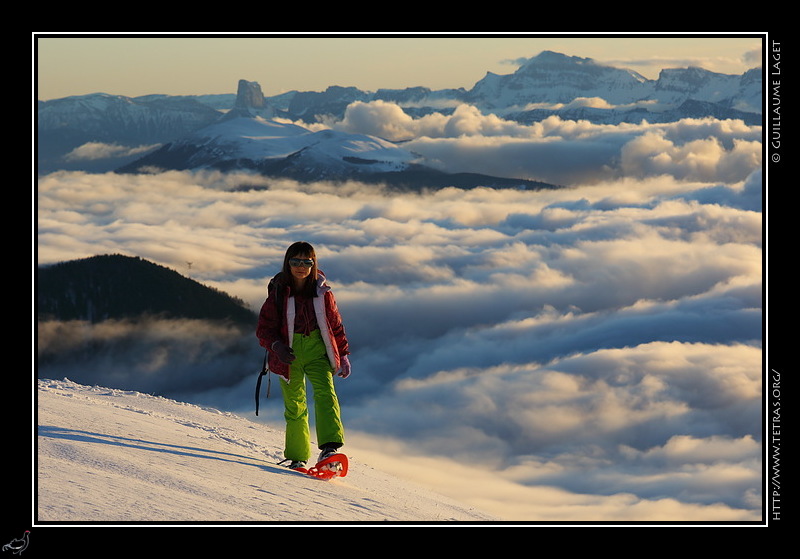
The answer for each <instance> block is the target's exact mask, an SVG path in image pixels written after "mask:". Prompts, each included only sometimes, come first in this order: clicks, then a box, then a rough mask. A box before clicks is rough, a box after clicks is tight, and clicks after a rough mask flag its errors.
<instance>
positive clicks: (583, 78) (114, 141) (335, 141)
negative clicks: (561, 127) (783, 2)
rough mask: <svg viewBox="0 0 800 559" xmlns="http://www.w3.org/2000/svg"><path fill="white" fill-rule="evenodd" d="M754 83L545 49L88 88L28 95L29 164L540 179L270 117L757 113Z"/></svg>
mask: <svg viewBox="0 0 800 559" xmlns="http://www.w3.org/2000/svg"><path fill="white" fill-rule="evenodd" d="M762 89H763V88H762V72H761V69H760V68H759V69H753V70H750V71H748V72H746V73H744V74H742V75H741V76H734V75H725V74H718V73H714V72H709V71H707V70H703V69H700V68H686V69H671V70H662V72H661V74H660V76H659V78H658V79H657V80H648V79H645V78H644V77H642V76H641V75H640V74H638V73H636V72H633V71H631V70H626V69H619V68H613V67H609V66H603V65H600V64H597V63H596V62H594V61H592V60H591V59H588V58H579V57H572V56H566V55H563V54H559V53H554V52H549V51H545V52H542V53H541V54H539V55H538V56H536V57H534V58H532V59H531V60H529V61H528V62H527V63H526V64H525V65H523V66H521V67H520V68H519V69H518V70H517V71H516V72H514V73H513V74H509V75H497V74H493V73H487V74H486V75H485V76H484V77H483V78H482V79H480V80H479V81H478V82H477V83H476V84H475V86H474V87H473V88H472V89H470V90H465V89H463V88H459V89H447V90H437V91H432V90H430V89H427V88H422V87H412V88H407V89H401V90H390V89H379V90H378V91H375V92H367V91H362V90H359V89H357V88H353V87H341V86H332V87H329V88H328V89H326V90H325V91H324V92H300V91H293V92H289V93H285V94H282V95H279V96H275V97H264V96H263V94H262V93H261V88H260V86H259V85H258V84H257V83H254V82H248V81H246V80H240V82H239V84H238V90H237V93H236V94H230V95H208V96H166V95H148V96H143V97H136V98H130V97H122V96H112V95H106V94H102V93H98V94H93V95H85V96H77V97H67V98H63V99H56V100H52V101H40V102H39V103H38V111H37V134H38V137H37V140H38V141H37V145H38V168H39V172H41V173H46V172H51V171H54V170H59V169H76V170H87V171H108V170H115V171H119V172H144V171H147V170H150V169H198V168H214V169H223V170H228V169H246V170H249V171H254V172H258V173H261V174H265V175H270V176H282V177H289V178H293V179H296V180H301V181H304V180H319V179H330V180H340V179H349V178H358V179H359V180H365V181H380V182H385V183H388V184H395V185H396V186H402V187H410V188H415V187H417V186H419V185H420V184H425V185H426V186H433V187H435V186H445V185H448V184H453V185H458V186H463V187H469V186H476V185H478V184H483V185H487V186H495V187H513V188H529V189H535V188H549V187H553V185H547V184H543V183H537V182H534V181H521V180H517V179H507V178H502V177H486V176H481V175H472V174H459V175H447V174H444V173H440V172H437V171H434V170H432V169H430V168H427V167H425V166H424V165H423V164H422V163H421V162H419V161H418V158H417V157H416V155H415V154H413V153H411V152H409V151H407V150H405V149H404V148H403V146H402V145H401V144H393V143H391V142H388V141H386V140H383V139H380V138H375V137H371V136H363V135H353V134H344V133H339V132H334V131H332V130H326V131H323V132H312V131H310V130H308V129H306V128H303V127H301V126H297V125H287V124H285V123H283V122H282V121H281V122H279V121H276V120H274V119H275V118H277V117H281V118H282V119H289V120H292V121H297V120H302V121H304V122H307V123H310V122H315V121H317V120H321V119H322V118H331V117H332V118H341V117H342V116H343V114H344V111H345V109H346V107H347V106H348V105H349V104H351V103H353V102H355V101H364V102H369V101H375V100H383V101H388V102H393V103H396V104H398V105H399V106H401V107H403V110H405V111H406V112H407V113H408V114H410V115H412V116H414V117H418V116H421V115H424V114H430V113H433V112H440V113H447V112H449V111H450V110H452V108H453V107H455V106H456V105H457V104H459V103H468V104H471V105H474V106H476V107H477V108H479V109H480V110H482V111H483V112H485V113H489V112H492V113H495V114H498V115H500V116H502V117H503V118H506V119H509V120H515V121H517V122H520V123H531V122H535V121H538V120H542V119H545V118H547V117H549V116H551V115H557V116H560V117H561V118H564V119H584V120H589V121H592V122H596V123H609V124H618V123H621V122H637V123H638V122H640V121H641V120H647V121H648V122H668V121H675V120H679V119H681V118H687V117H691V118H701V117H705V116H712V117H715V118H719V119H740V120H743V121H744V122H746V123H748V124H759V123H761V122H762V115H761V107H762V101H761V100H762ZM598 100H602V101H598ZM95 143H96V144H103V145H104V146H108V145H111V146H116V147H117V152H119V155H120V156H119V157H117V158H115V159H114V160H113V161H114V164H113V167H112V166H110V165H109V163H108V162H109V161H110V159H108V158H106V159H95V160H93V161H94V163H92V162H91V161H92V160H88V159H86V158H81V159H77V158H70V156H69V154H71V153H72V152H73V150H75V149H76V148H81V149H83V150H85V151H88V147H91V146H92V145H93V144H95ZM141 146H144V148H142V149H144V151H138V152H137V151H133V152H132V153H125V152H126V149H125V147H130V148H140V147H141ZM148 147H149V148H148ZM106 149H107V147H106ZM105 153H107V152H105ZM123 153H125V154H124V155H123Z"/></svg>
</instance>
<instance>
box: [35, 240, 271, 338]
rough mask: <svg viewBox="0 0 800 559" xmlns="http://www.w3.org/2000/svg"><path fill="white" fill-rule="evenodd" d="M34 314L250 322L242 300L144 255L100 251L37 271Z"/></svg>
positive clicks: (91, 318) (58, 317)
mask: <svg viewBox="0 0 800 559" xmlns="http://www.w3.org/2000/svg"><path fill="white" fill-rule="evenodd" d="M36 302H37V318H38V319H40V320H42V319H56V320H87V321H89V322H93V323H96V322H101V321H103V320H108V319H132V318H137V317H141V316H160V317H165V318H193V319H209V320H228V321H231V322H234V323H239V324H242V325H244V326H248V327H252V326H253V325H254V324H255V320H256V315H255V313H254V312H253V311H252V310H250V309H248V308H247V307H246V306H245V304H244V302H243V301H241V300H238V299H236V298H234V297H232V296H230V295H228V294H226V293H224V292H222V291H219V290H217V289H214V288H211V287H208V286H205V285H202V284H201V283H198V282H197V281H195V280H193V279H191V278H187V277H185V276H183V275H181V274H179V273H178V272H176V271H174V270H171V269H169V268H166V267H164V266H160V265H158V264H154V263H152V262H149V261H147V260H144V259H141V258H138V257H130V256H122V255H118V254H115V255H101V256H92V257H90V258H85V259H80V260H72V261H69V262H62V263H59V264H53V265H49V266H40V267H39V268H38V270H37V285H36Z"/></svg>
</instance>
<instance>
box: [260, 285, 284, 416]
mask: <svg viewBox="0 0 800 559" xmlns="http://www.w3.org/2000/svg"><path fill="white" fill-rule="evenodd" d="M279 275H280V274H278V275H276V276H275V277H273V278H272V279H271V280H270V281H269V285H268V286H267V297H269V292H270V290H273V289H274V290H275V305H276V306H277V307H278V317H279V318H280V319H281V320H283V289H282V288H281V287H280V286H279V285H278V281H277V280H278V277H279ZM268 355H269V350H267V351H265V352H264V365H262V367H261V372H260V373H258V380H257V381H256V415H258V400H259V393H260V392H261V378H262V377H263V376H264V375H269V372H270V371H269V367H267V356H268ZM271 385H272V377H269V376H268V377H267V398H269V392H270V388H271Z"/></svg>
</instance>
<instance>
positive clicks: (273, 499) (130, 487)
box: [35, 379, 495, 525]
mask: <svg viewBox="0 0 800 559" xmlns="http://www.w3.org/2000/svg"><path fill="white" fill-rule="evenodd" d="M37 419H38V421H37V425H38V437H37V478H36V487H35V489H36V507H37V508H36V514H35V516H36V521H38V522H42V523H49V522H59V523H67V524H71V525H72V524H74V525H81V524H87V523H110V524H115V523H128V522H142V523H151V524H170V523H183V522H206V523H207V522H212V523H214V522H220V523H242V524H246V523H254V522H255V523H273V522H275V523H287V524H294V523H298V524H305V523H323V524H325V523H328V524H333V523H337V524H338V523H353V524H355V523H381V524H385V523H387V522H388V523H391V522H402V523H409V522H410V523H429V522H448V523H449V522H469V523H472V522H483V521H493V520H495V519H494V518H492V517H491V516H490V515H487V514H484V513H482V512H481V511H479V510H476V509H474V508H472V507H470V506H467V505H463V504H460V503H458V502H457V501H455V500H453V499H451V498H448V497H444V496H441V495H438V494H436V493H435V492H432V491H431V490H428V489H423V488H421V487H418V486H415V485H414V484H411V483H408V482H406V481H403V480H400V479H398V478H396V477H393V476H391V475H389V474H386V473H384V472H382V471H379V470H377V469H375V468H373V467H370V465H369V464H367V463H364V462H362V461H361V460H360V459H359V456H358V454H357V452H356V453H354V454H353V455H351V456H349V458H350V471H349V473H348V474H347V476H346V477H344V478H338V479H334V480H332V481H320V480H316V479H312V478H310V477H307V476H304V475H301V474H298V473H295V472H292V471H290V470H288V469H286V468H285V467H284V466H280V465H277V462H279V461H280V460H281V459H282V453H281V449H282V446H283V431H282V429H281V430H278V429H274V428H271V427H268V426H265V425H262V424H259V423H254V422H252V421H250V420H249V419H247V418H244V417H241V416H238V415H235V414H232V413H228V412H221V411H219V410H216V409H212V408H208V407H200V406H196V405H194V404H187V403H182V402H178V401H175V400H170V399H166V398H163V397H157V396H151V395H148V394H143V393H140V392H134V391H126V390H118V389H110V388H103V387H97V386H94V387H89V386H84V385H80V384H77V383H74V382H72V381H69V380H68V379H64V380H60V381H56V380H49V379H40V380H39V381H38V390H37Z"/></svg>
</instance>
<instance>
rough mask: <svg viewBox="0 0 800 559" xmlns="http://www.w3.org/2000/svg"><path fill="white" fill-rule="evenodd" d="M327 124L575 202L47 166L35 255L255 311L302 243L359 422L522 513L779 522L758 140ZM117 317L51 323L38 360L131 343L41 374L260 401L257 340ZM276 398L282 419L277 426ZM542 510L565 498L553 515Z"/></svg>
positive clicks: (352, 121) (542, 126)
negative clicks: (772, 503)
mask: <svg viewBox="0 0 800 559" xmlns="http://www.w3.org/2000/svg"><path fill="white" fill-rule="evenodd" d="M329 125H330V126H335V127H338V128H340V129H342V130H347V131H351V132H363V133H372V134H376V135H381V136H383V137H388V138H390V139H402V140H404V141H405V142H406V143H405V146H406V147H408V149H410V150H412V151H414V152H416V153H419V154H421V155H422V156H424V157H426V158H427V159H428V160H429V161H431V162H435V163H436V165H438V166H439V167H441V168H442V169H446V170H467V171H476V172H483V173H488V174H495V175H501V176H518V177H525V178H532V179H536V180H542V181H547V182H551V183H555V184H559V185H564V187H563V188H560V189H554V190H542V191H523V190H493V189H484V188H478V189H474V190H468V191H464V190H458V189H443V190H438V191H431V192H420V193H403V194H400V193H397V192H390V191H387V190H384V189H381V188H379V187H374V186H365V185H361V184H357V183H351V184H345V185H332V184H327V183H318V184H309V185H299V184H296V183H293V182H290V181H275V180H265V179H255V178H254V177H250V176H242V175H237V174H220V173H213V172H194V173H190V172H164V173H160V174H153V175H139V176H133V175H116V174H112V173H108V174H86V173H74V172H70V173H66V172H64V173H53V174H50V175H46V176H42V177H40V178H39V180H38V192H37V230H38V240H37V259H38V262H39V264H46V263H52V262H57V261H63V260H70V259H75V258H83V257H87V256H92V255H96V254H111V253H121V254H128V255H132V256H139V257H142V258H145V259H147V260H151V261H154V262H157V263H159V264H162V265H165V266H168V267H171V268H174V269H176V270H177V271H179V272H181V273H184V274H186V275H189V276H191V277H193V278H194V279H197V280H198V281H201V282H203V283H205V284H207V285H210V286H213V287H215V288H218V289H221V290H224V291H226V292H228V293H231V294H233V295H235V296H237V297H239V298H241V299H243V300H244V301H245V302H246V303H247V304H248V305H249V306H250V307H251V308H252V309H253V310H254V311H257V310H258V309H259V308H260V305H261V303H262V302H263V299H264V295H265V286H266V282H267V280H268V279H269V278H270V277H272V275H273V274H274V273H275V272H276V271H278V269H279V268H280V266H281V262H282V259H283V254H284V252H285V250H286V247H287V246H288V245H289V244H290V243H292V242H294V241H297V240H306V241H309V242H311V243H312V244H313V245H314V246H315V247H316V248H317V252H318V257H319V261H320V266H321V268H322V269H323V270H324V272H325V273H326V275H327V276H328V278H329V281H330V283H331V284H332V286H333V288H334V292H335V294H336V297H337V300H338V303H339V307H340V310H341V312H342V315H343V317H344V320H345V326H346V329H347V332H348V335H349V338H350V343H351V346H352V351H353V355H352V364H353V371H354V372H353V375H352V376H351V377H350V378H349V379H347V380H345V381H342V382H340V383H339V384H338V386H339V392H340V398H341V399H342V402H343V406H344V414H345V419H346V423H347V427H348V429H349V430H351V431H352V432H353V433H359V434H362V435H363V436H364V437H369V438H370V439H371V440H373V441H375V444H378V445H385V446H386V448H391V447H392V445H394V444H398V445H402V446H403V447H404V448H405V451H406V452H411V453H414V454H418V455H421V456H427V457H439V456H441V457H447V458H455V459H459V460H467V461H469V463H470V464H472V465H474V466H476V467H478V468H485V469H486V470H487V471H492V472H495V473H496V474H497V475H498V476H499V477H500V479H503V480H504V481H507V482H512V483H513V484H514V485H515V486H517V487H520V488H526V489H531V488H538V489H540V490H541V491H542V492H541V493H539V494H538V496H537V498H540V499H542V500H543V501H542V502H537V503H531V502H528V503H525V504H524V506H523V505H522V504H519V503H517V505H519V510H517V507H516V506H512V505H511V504H509V515H511V516H513V517H514V518H515V519H518V520H541V519H546V520H565V519H566V520H575V519H581V520H604V519H609V520H613V519H619V518H627V519H630V518H629V517H626V513H625V512H621V511H627V514H628V516H632V515H633V511H636V513H635V515H637V516H638V518H637V519H645V518H656V519H670V520H707V521H716V520H755V519H759V518H760V517H761V500H762V495H761V481H762V461H761V444H762V441H761V432H762V416H761V401H762V314H763V313H762V294H763V288H764V286H763V285H762V278H763V272H764V270H763V269H762V231H763V228H762V189H763V187H764V184H763V179H762V172H761V134H762V131H761V128H760V127H754V126H746V125H744V124H743V123H741V122H738V121H717V120H713V119H704V120H685V121H680V122H675V123H670V124H653V125H649V124H647V123H642V124H638V125H627V124H626V125H619V126H607V125H596V124H591V123H588V122H567V121H561V120H559V119H557V118H551V119H548V120H547V121H545V122H542V123H537V124H534V125H531V126H522V125H519V124H516V123H513V122H508V121H504V120H503V119H501V118H498V117H496V116H491V115H490V116H485V115H481V114H480V113H479V112H478V111H477V110H475V109H474V108H472V107H461V108H459V109H458V110H456V111H455V112H454V113H453V114H452V115H451V116H449V117H446V116H443V115H435V116H430V117H425V118H421V119H412V118H410V117H408V116H407V115H405V114H404V113H402V112H401V111H399V110H398V108H397V107H396V106H393V105H391V104H386V103H373V104H356V105H354V106H352V107H351V109H350V110H349V111H348V113H347V115H346V117H345V119H344V120H343V121H341V122H337V123H329ZM243 184H247V185H249V186H251V187H252V186H260V187H263V188H250V189H247V190H242V189H239V188H238V187H239V186H241V185H243ZM106 326H107V327H109V328H112V327H113V328H115V329H116V330H115V332H112V333H108V332H106V331H103V327H100V326H96V327H94V328H90V327H88V326H85V325H84V326H83V329H80V328H78V329H76V328H65V327H64V326H63V325H55V324H40V326H39V340H38V349H39V352H40V353H42V352H48V351H50V354H51V355H52V353H53V351H54V348H58V352H62V353H63V354H68V353H69V346H70V344H72V343H74V344H76V345H78V344H81V343H85V340H86V337H87V336H92V337H95V338H103V339H104V340H106V341H107V342H108V343H109V345H108V346H107V347H113V348H114V351H110V352H106V353H104V354H103V355H98V356H97V358H96V359H95V362H94V364H93V365H87V364H86V363H78V364H76V363H74V362H71V363H61V364H59V363H58V362H57V360H56V361H55V362H54V363H53V362H51V363H49V365H48V366H47V367H40V370H39V375H40V376H47V377H53V376H59V377H64V376H66V377H69V378H71V379H72V380H75V381H78V382H87V381H88V382H92V383H97V384H112V383H113V381H116V382H117V383H118V384H120V385H125V387H129V386H131V383H134V384H133V386H134V387H135V388H137V389H143V390H145V391H164V392H168V393H169V394H172V395H180V396H181V397H186V398H187V399H189V398H194V399H195V400H203V401H205V402H208V403H215V404H216V405H219V406H221V407H223V408H225V409H232V410H236V411H243V412H250V409H251V407H252V398H253V394H252V391H253V386H254V381H255V373H257V371H258V369H259V368H260V360H261V359H262V358H263V353H262V352H261V351H262V350H261V349H260V348H259V347H258V345H257V342H256V340H255V337H254V335H253V333H251V332H247V333H245V334H244V335H243V334H241V333H239V332H237V331H235V330H232V329H223V328H222V327H220V326H212V325H198V324H197V323H194V322H192V321H186V322H181V323H173V324H172V325H171V326H170V327H168V328H161V329H159V328H157V327H156V326H154V325H152V324H149V325H147V326H146V327H145V326H143V325H141V324H139V325H120V324H114V325H110V324H109V325H106ZM254 326H255V325H254ZM89 330H92V332H89ZM243 336H244V337H243ZM133 338H135V339H136V340H138V341H136V342H134V341H132V339H133ZM123 339H124V342H123V341H122V340H123ZM81 375H83V377H82V376H81ZM199 392H202V393H203V394H202V396H201V395H199V394H198V393H199ZM273 400H274V396H273ZM278 404H279V403H278V402H277V401H272V402H270V404H269V405H266V406H264V403H263V402H262V406H264V407H265V408H266V409H265V410H264V411H263V412H262V418H265V420H275V421H277V422H280V420H281V419H280V418H281V415H280V414H281V413H282V410H280V409H279V408H280V405H278ZM545 489H546V490H547V491H553V492H555V493H553V494H547V493H544V490H545ZM548 499H553V500H558V502H559V503H560V504H561V505H562V506H563V508H562V507H553V506H548V508H547V512H546V513H545V512H544V511H542V510H541V509H537V504H538V505H541V506H544V505H543V502H544V501H547V500H548ZM511 501H513V498H510V497H509V503H511ZM612 503H613V506H605V505H611V504H612ZM611 509H613V510H614V511H615V512H614V513H611V512H609V510H611ZM556 511H557V512H556ZM604 511H605V512H604Z"/></svg>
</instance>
